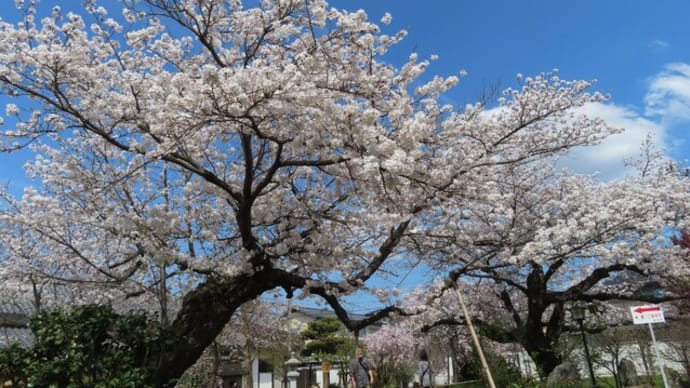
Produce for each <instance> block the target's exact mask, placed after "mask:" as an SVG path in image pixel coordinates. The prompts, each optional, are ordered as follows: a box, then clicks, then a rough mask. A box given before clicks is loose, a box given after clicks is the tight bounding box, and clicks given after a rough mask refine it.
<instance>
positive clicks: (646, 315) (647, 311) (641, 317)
mask: <svg viewBox="0 0 690 388" xmlns="http://www.w3.org/2000/svg"><path fill="white" fill-rule="evenodd" d="M630 313H631V314H632V319H633V323H634V324H636V325H640V324H643V323H659V322H666V320H665V319H664V310H662V309H661V307H659V306H635V307H631V308H630Z"/></svg>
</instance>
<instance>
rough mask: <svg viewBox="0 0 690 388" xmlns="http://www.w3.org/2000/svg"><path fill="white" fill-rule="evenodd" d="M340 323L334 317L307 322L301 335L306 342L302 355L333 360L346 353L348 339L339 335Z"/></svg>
mask: <svg viewBox="0 0 690 388" xmlns="http://www.w3.org/2000/svg"><path fill="white" fill-rule="evenodd" d="M341 330H342V324H341V323H340V321H338V320H337V319H335V318H319V319H317V320H314V321H312V322H310V323H309V325H308V326H307V329H306V330H304V331H303V332H302V333H301V335H302V337H303V338H304V339H305V340H307V341H308V342H307V343H306V345H305V346H304V349H303V350H302V355H303V356H306V357H309V356H315V355H318V356H319V357H321V358H323V359H328V360H335V359H338V358H339V357H340V356H344V355H346V354H347V353H345V352H346V351H347V349H348V348H351V347H350V346H348V343H349V341H348V339H347V338H345V337H343V336H341V335H340V333H339V332H340V331H341Z"/></svg>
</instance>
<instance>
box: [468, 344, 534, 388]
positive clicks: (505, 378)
mask: <svg viewBox="0 0 690 388" xmlns="http://www.w3.org/2000/svg"><path fill="white" fill-rule="evenodd" d="M484 356H485V357H486V362H487V364H489V369H490V370H491V374H492V377H493V380H494V383H496V386H498V387H507V386H509V385H510V384H511V383H515V382H516V381H517V382H520V381H522V375H521V374H520V371H519V370H518V369H517V368H516V367H515V365H513V364H511V363H509V362H508V361H506V360H505V359H504V358H503V357H501V356H500V355H499V354H496V353H494V352H492V351H490V350H488V349H486V348H485V349H484ZM459 367H460V370H459V375H460V376H461V378H462V379H463V380H473V379H478V380H484V379H485V374H484V368H483V367H482V363H481V361H480V360H479V357H466V358H465V359H464V360H463V361H462V362H461V363H460V365H459Z"/></svg>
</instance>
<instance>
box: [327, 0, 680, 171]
mask: <svg viewBox="0 0 690 388" xmlns="http://www.w3.org/2000/svg"><path fill="white" fill-rule="evenodd" d="M332 4H334V5H335V6H337V7H338V8H347V9H353V10H354V9H358V8H362V9H364V10H366V11H367V13H368V14H369V17H370V18H371V19H373V20H379V19H380V17H381V16H382V15H383V14H384V12H386V11H387V12H390V13H391V14H392V16H393V22H392V23H391V25H390V26H388V27H387V28H388V29H390V30H392V31H393V30H397V29H406V30H408V32H409V35H408V37H407V39H406V40H405V41H404V42H403V44H402V45H401V46H400V47H398V48H396V50H395V51H394V53H393V55H392V56H391V61H393V62H397V61H400V62H401V61H402V60H404V58H406V57H407V55H408V53H409V52H410V51H417V52H419V54H420V57H428V56H429V55H431V54H437V55H439V57H440V58H439V59H438V60H437V61H434V62H433V65H432V66H431V67H430V68H429V73H430V74H442V75H450V74H456V73H457V71H458V70H460V69H465V70H466V71H467V72H468V76H467V77H465V78H463V80H462V82H461V84H460V86H459V87H458V88H457V89H456V90H455V91H454V92H453V93H452V94H451V96H450V98H451V99H452V100H453V101H454V102H457V103H460V104H464V103H466V102H473V101H475V100H476V99H477V97H478V96H479V95H480V93H481V91H482V88H484V87H486V86H490V85H492V84H498V85H500V87H501V89H503V88H505V87H507V86H513V85H514V84H515V83H514V81H515V75H516V74H517V73H523V74H525V75H534V74H536V73H539V72H542V71H549V70H551V69H554V68H558V69H559V72H560V75H561V77H562V78H568V79H586V80H597V84H596V86H595V88H596V90H599V91H601V92H603V93H608V94H610V95H611V96H612V99H611V100H610V102H609V103H608V104H607V105H606V106H595V107H589V108H588V109H587V112H588V113H590V114H594V115H599V116H602V117H603V118H605V119H607V120H608V121H609V122H610V123H611V124H612V125H615V126H617V127H625V128H627V129H628V130H627V131H626V133H624V134H622V135H618V136H616V137H614V138H612V139H610V140H609V141H607V142H605V143H604V144H602V145H601V146H600V147H597V148H593V149H586V150H578V151H576V152H574V153H573V155H572V156H571V157H569V158H566V160H565V161H564V164H567V165H568V167H569V168H571V169H573V170H575V171H578V172H594V171H598V172H600V173H601V174H602V177H603V178H606V179H608V178H616V177H620V176H622V175H623V174H624V173H625V172H624V170H623V164H622V160H623V159H625V158H629V157H634V156H636V155H637V154H638V152H639V144H640V143H641V141H642V140H643V139H644V137H645V134H646V133H647V132H652V133H654V134H655V139H656V143H657V145H658V147H660V148H663V149H664V150H665V151H666V153H667V155H668V156H670V157H673V158H675V159H678V160H685V159H686V158H687V157H688V154H689V153H690V144H688V138H689V136H690V134H689V132H688V131H686V130H685V128H686V127H687V126H688V124H689V123H690V23H688V22H687V17H688V15H690V2H687V1H680V0H678V1H675V0H674V1H670V0H666V1H664V0H662V1H656V2H653V3H652V2H648V1H641V0H608V1H598V0H579V1H546V0H525V1H509V0H493V1H451V0H444V1H428V2H424V3H423V5H422V3H421V2H418V1H393V0H389V1H376V2H372V1H365V0H342V1H336V2H333V3H332Z"/></svg>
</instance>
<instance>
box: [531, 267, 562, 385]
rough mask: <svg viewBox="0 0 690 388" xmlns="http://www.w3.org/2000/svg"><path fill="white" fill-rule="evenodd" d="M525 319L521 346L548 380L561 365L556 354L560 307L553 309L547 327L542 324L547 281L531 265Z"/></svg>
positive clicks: (542, 274) (545, 307) (545, 305)
mask: <svg viewBox="0 0 690 388" xmlns="http://www.w3.org/2000/svg"><path fill="white" fill-rule="evenodd" d="M527 290H528V292H527V309H528V311H527V319H526V321H525V326H524V329H523V330H522V332H523V333H524V334H523V335H522V341H521V342H522V346H524V348H525V350H526V351H527V353H529V355H530V357H531V358H532V360H533V361H534V363H535V364H536V365H537V367H538V368H539V371H540V374H541V375H542V376H548V375H549V373H551V371H552V370H554V368H556V366H558V364H560V363H561V362H563V358H562V356H561V355H560V354H559V353H558V352H557V351H556V345H557V342H558V337H559V335H560V329H559V328H560V326H561V325H562V320H563V315H562V307H561V306H554V310H553V313H552V315H551V317H550V319H549V323H548V325H546V324H545V323H544V321H543V319H544V313H545V311H546V309H547V308H548V307H549V303H548V301H547V298H546V280H545V279H544V273H543V270H542V268H541V266H539V265H534V266H533V267H532V271H531V272H530V274H529V275H528V276H527Z"/></svg>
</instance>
